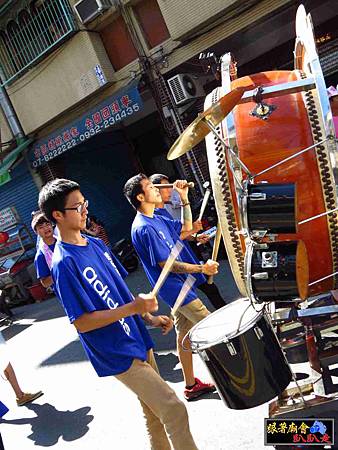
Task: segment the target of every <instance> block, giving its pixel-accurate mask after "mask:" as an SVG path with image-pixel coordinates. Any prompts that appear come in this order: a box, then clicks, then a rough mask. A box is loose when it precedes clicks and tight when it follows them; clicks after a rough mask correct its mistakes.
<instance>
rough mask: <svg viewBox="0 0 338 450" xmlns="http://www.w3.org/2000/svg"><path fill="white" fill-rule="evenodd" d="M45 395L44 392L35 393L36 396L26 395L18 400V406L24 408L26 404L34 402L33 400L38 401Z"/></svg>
mask: <svg viewBox="0 0 338 450" xmlns="http://www.w3.org/2000/svg"><path fill="white" fill-rule="evenodd" d="M41 395H43V392H42V391H39V392H35V394H29V393H28V392H26V393H24V394H23V396H22V397H21V398H17V399H16V404H17V405H18V406H23V405H25V404H26V403H29V402H32V401H33V400H36V399H37V398H39V397H41Z"/></svg>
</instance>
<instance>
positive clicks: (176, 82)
mask: <svg viewBox="0 0 338 450" xmlns="http://www.w3.org/2000/svg"><path fill="white" fill-rule="evenodd" d="M202 79H203V81H204V77H202ZM168 85H169V89H170V91H171V94H172V96H173V97H174V100H175V103H176V105H182V104H183V103H187V102H188V101H189V100H192V99H194V98H198V97H204V96H205V92H204V89H203V86H202V81H201V80H200V79H199V77H198V76H195V75H191V74H188V73H179V74H177V75H175V76H174V77H172V78H169V79H168Z"/></svg>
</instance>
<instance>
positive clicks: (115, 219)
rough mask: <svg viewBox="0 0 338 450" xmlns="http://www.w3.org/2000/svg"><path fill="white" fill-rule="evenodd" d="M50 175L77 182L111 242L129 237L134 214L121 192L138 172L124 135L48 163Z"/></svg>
mask: <svg viewBox="0 0 338 450" xmlns="http://www.w3.org/2000/svg"><path fill="white" fill-rule="evenodd" d="M49 166H50V171H51V173H53V174H54V173H55V174H57V176H58V177H64V178H68V179H71V180H74V181H76V182H78V183H79V184H80V186H81V191H82V193H83V195H84V196H85V197H86V198H87V199H88V201H89V214H91V215H94V216H96V217H97V218H98V219H99V220H101V221H102V222H103V223H104V227H105V229H106V231H107V233H108V236H109V239H110V242H111V243H112V244H113V243H114V242H116V241H118V240H119V239H121V238H123V237H128V238H129V237H130V228H131V223H132V221H133V219H134V216H135V212H134V210H133V208H132V207H131V206H130V205H129V203H128V202H127V200H126V199H125V197H124V195H123V192H122V189H123V186H124V183H125V182H126V181H127V179H128V178H130V177H131V176H133V175H135V174H136V173H138V172H139V170H138V168H137V167H136V165H135V156H134V155H133V154H132V151H131V148H130V146H129V144H128V143H127V141H126V140H125V137H124V133H123V132H122V131H118V130H116V131H111V132H106V133H100V134H99V135H97V136H95V137H93V138H92V139H90V140H89V141H87V142H86V143H84V144H82V145H79V146H78V147H76V148H74V149H73V150H71V151H69V152H67V153H65V154H64V155H63V156H61V157H58V158H55V159H54V160H52V161H51V162H50V163H49Z"/></svg>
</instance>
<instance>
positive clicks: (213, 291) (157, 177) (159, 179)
mask: <svg viewBox="0 0 338 450" xmlns="http://www.w3.org/2000/svg"><path fill="white" fill-rule="evenodd" d="M149 179H150V181H151V182H152V183H154V184H168V183H169V178H168V177H167V176H166V175H163V174H160V173H156V174H154V175H151V177H149ZM172 191H173V189H172V188H163V189H160V194H161V198H162V202H161V203H159V204H158V205H156V208H155V214H157V215H161V216H164V217H167V218H168V219H171V220H174V218H173V216H172V215H171V213H170V212H169V211H168V210H167V208H166V207H165V206H166V202H168V201H169V199H170V197H171V194H172ZM192 225H193V226H192V230H191V231H187V232H182V233H181V236H180V237H181V239H182V240H183V242H184V245H185V248H186V250H187V259H186V262H190V263H191V264H199V260H198V258H197V256H196V255H195V253H194V252H193V250H192V249H191V247H190V245H189V243H188V242H187V241H191V240H193V239H194V240H195V241H196V242H200V243H201V244H205V243H207V242H208V241H209V237H208V236H207V235H205V234H203V233H201V234H199V235H197V236H195V237H194V238H193V237H192V236H193V235H195V233H197V232H199V231H201V230H202V229H203V227H202V223H201V221H199V220H197V221H196V222H193V224H192ZM200 281H201V283H200V284H196V283H195V285H196V287H197V289H199V290H200V291H202V292H203V293H204V294H205V295H206V296H207V297H208V299H209V300H210V303H211V304H212V306H213V307H214V308H215V309H219V308H222V307H223V306H225V305H226V303H225V301H224V300H223V298H222V296H221V294H220V292H219V290H218V287H217V286H216V284H215V283H211V284H209V283H208V282H207V280H206V278H205V277H204V279H203V280H202V279H201V280H200Z"/></svg>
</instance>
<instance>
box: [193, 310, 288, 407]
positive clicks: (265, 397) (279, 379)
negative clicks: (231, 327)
mask: <svg viewBox="0 0 338 450" xmlns="http://www.w3.org/2000/svg"><path fill="white" fill-rule="evenodd" d="M257 327H258V328H259V330H260V331H261V334H262V336H261V337H260V339H259V338H258V337H257V334H256V332H255V328H256V329H257ZM230 343H231V344H232V345H233V346H234V347H235V349H236V351H237V354H236V355H234V356H231V354H230V352H229V349H228V347H227V344H225V343H224V342H220V343H217V344H215V345H213V346H211V347H209V348H208V349H206V350H205V352H206V355H207V358H206V359H207V361H205V358H204V357H203V356H202V355H201V356H202V359H203V360H204V362H205V364H206V366H207V367H208V369H209V372H210V373H211V375H212V377H213V379H214V381H215V384H216V386H217V389H218V392H219V394H220V396H221V397H222V398H223V400H224V402H225V403H226V405H227V406H228V407H229V408H231V409H248V408H253V407H255V406H258V405H261V404H263V403H266V402H268V401H270V400H272V399H273V398H274V397H276V396H277V395H279V394H280V393H282V392H283V391H284V389H285V388H286V387H287V386H288V384H289V383H290V381H291V378H292V376H291V371H290V368H289V366H288V365H287V363H286V361H285V357H284V355H283V352H282V350H281V348H280V345H279V343H278V340H277V338H276V336H275V334H274V332H273V331H272V329H271V326H270V324H269V323H268V322H267V320H266V318H265V317H264V315H263V316H262V317H261V318H260V319H259V320H258V321H257V322H256V324H255V325H253V326H252V328H250V329H248V330H247V331H246V332H244V333H242V334H241V335H239V336H237V337H235V338H233V339H231V340H230Z"/></svg>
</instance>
